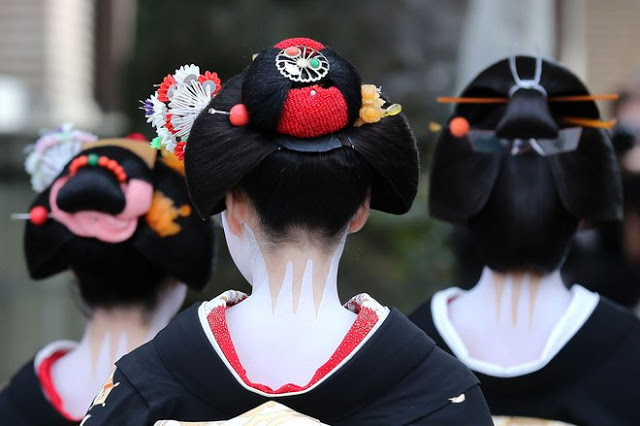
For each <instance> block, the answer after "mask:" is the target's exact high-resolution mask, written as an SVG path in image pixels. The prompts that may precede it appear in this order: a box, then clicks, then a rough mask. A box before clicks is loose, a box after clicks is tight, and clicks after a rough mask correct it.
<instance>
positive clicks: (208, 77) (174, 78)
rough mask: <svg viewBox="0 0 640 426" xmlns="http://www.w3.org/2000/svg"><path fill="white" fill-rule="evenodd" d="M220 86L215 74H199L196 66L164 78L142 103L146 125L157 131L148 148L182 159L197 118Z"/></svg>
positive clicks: (177, 71)
mask: <svg viewBox="0 0 640 426" xmlns="http://www.w3.org/2000/svg"><path fill="white" fill-rule="evenodd" d="M220 88H221V82H220V79H219V78H218V75H217V74H216V73H212V72H209V71H206V72H204V74H201V73H200V68H199V67H198V66H196V65H193V64H191V65H183V66H182V67H180V68H178V69H177V70H176V71H175V73H174V74H169V75H167V76H166V77H165V78H164V79H163V80H162V83H160V85H159V87H158V90H157V91H156V92H155V93H154V94H153V95H151V96H150V97H149V98H148V99H146V100H144V101H142V107H141V109H142V110H143V111H144V112H145V116H146V117H147V122H148V123H151V125H152V126H153V127H155V128H156V133H157V134H158V137H156V138H155V139H154V140H153V141H151V146H152V147H153V148H156V149H160V148H164V149H166V150H167V151H170V152H176V154H177V155H178V157H179V158H181V157H182V156H183V155H184V149H185V145H186V141H187V139H188V137H189V132H191V127H192V126H193V122H194V121H195V119H196V117H198V115H199V114H200V112H202V110H203V109H205V108H206V106H207V105H209V102H211V99H212V98H213V97H214V96H216V95H217V94H218V92H219V91H220Z"/></svg>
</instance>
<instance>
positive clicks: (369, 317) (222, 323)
mask: <svg viewBox="0 0 640 426" xmlns="http://www.w3.org/2000/svg"><path fill="white" fill-rule="evenodd" d="M246 298H247V295H246V294H244V293H242V292H239V291H235V290H229V291H226V292H224V293H222V294H221V295H220V296H218V297H216V298H214V299H212V300H210V301H208V302H204V303H203V304H202V305H201V306H200V308H199V310H198V316H199V318H200V323H201V325H202V328H203V329H204V332H205V334H206V335H207V338H208V339H209V342H210V343H211V345H212V346H213V348H214V350H215V351H216V353H217V354H218V356H219V357H220V359H221V360H222V361H223V362H224V364H225V365H226V366H227V368H228V369H229V370H230V372H231V373H232V374H233V376H234V377H235V378H236V380H237V381H238V382H239V383H240V384H241V385H242V386H243V387H245V388H246V389H247V390H250V391H252V392H255V393H258V394H260V395H263V396H271V397H277V396H290V395H297V394H301V393H305V392H308V391H310V390H311V389H313V388H315V387H316V386H317V385H319V384H320V383H322V382H323V381H324V380H326V379H327V378H328V377H330V376H331V375H332V374H333V373H334V372H335V371H337V370H338V369H339V368H340V367H342V366H343V365H344V364H345V363H346V362H347V361H349V360H350V359H351V358H352V357H353V355H355V354H356V353H357V352H358V350H359V349H360V348H361V347H362V346H363V345H364V344H365V343H366V342H367V340H369V338H370V337H371V336H372V335H373V334H374V333H375V332H376V330H377V329H378V328H379V327H380V325H381V324H382V323H383V322H384V320H385V319H386V318H387V316H388V315H389V309H388V308H386V307H384V306H382V305H380V304H379V303H378V302H376V301H375V300H374V299H373V298H372V297H371V296H369V295H368V294H366V293H362V294H359V295H357V296H354V297H352V298H351V299H350V300H349V301H348V302H347V303H346V304H345V305H344V306H345V308H346V309H348V310H349V311H351V312H353V313H355V314H357V315H358V316H357V318H356V320H355V321H354V323H353V324H352V325H351V327H350V328H349V330H348V332H347V334H346V335H345V337H344V338H343V340H342V342H341V343H340V345H339V346H338V349H336V351H335V352H334V353H333V355H332V356H331V357H330V358H329V360H328V361H327V362H325V363H324V364H323V365H322V366H320V367H319V368H318V369H317V370H316V373H315V374H314V375H313V377H312V378H311V380H310V381H309V383H307V384H306V385H303V386H300V385H296V384H293V383H288V384H285V385H283V386H281V387H279V388H278V389H272V388H271V387H269V386H266V385H264V384H261V383H255V382H252V381H251V380H249V378H248V377H247V372H246V370H245V369H244V367H243V366H242V364H241V363H240V359H239V358H238V354H237V352H236V349H235V346H234V344H233V341H232V339H231V334H230V333H229V328H228V326H227V321H226V316H225V311H226V308H227V307H229V306H233V305H236V304H238V303H240V302H242V301H243V300H244V299H246Z"/></svg>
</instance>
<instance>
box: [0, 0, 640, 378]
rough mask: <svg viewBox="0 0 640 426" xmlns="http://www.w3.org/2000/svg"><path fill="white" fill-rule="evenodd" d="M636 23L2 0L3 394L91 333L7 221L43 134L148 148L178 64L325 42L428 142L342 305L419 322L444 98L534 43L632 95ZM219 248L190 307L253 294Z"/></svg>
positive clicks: (619, 0) (387, 8) (367, 236)
mask: <svg viewBox="0 0 640 426" xmlns="http://www.w3.org/2000/svg"><path fill="white" fill-rule="evenodd" d="M639 21H640V2H637V1H636V0H608V1H607V2H602V1H599V0H518V1H515V0H449V1H446V2H444V1H437V0H393V1H388V0H387V1H385V0H367V1H364V0H351V1H344V0H323V1H306V0H279V1H276V0H233V1H231V0H188V1H186V0H185V1H177V0H0V147H1V148H2V155H0V324H2V327H0V383H2V382H4V381H5V380H6V379H8V378H9V377H10V375H11V374H12V373H13V372H14V371H15V370H16V369H17V368H18V367H19V366H20V365H22V364H23V363H24V362H25V361H27V360H28V359H29V358H30V357H31V356H33V354H34V352H35V351H36V350H38V349H39V348H40V347H42V346H43V345H45V344H47V343H49V342H51V341H53V340H56V339H63V338H65V339H77V338H79V337H80V335H81V333H82V330H83V318H82V316H81V314H80V310H79V309H78V306H77V301H78V297H77V296H76V294H75V292H74V286H73V279H72V277H71V276H70V275H69V274H62V275H60V276H57V277H55V278H53V279H49V280H46V281H43V282H34V281H32V280H30V279H29V277H28V275H27V272H26V267H25V262H24V259H23V255H22V232H23V226H24V224H23V223H21V222H17V221H11V220H10V219H9V215H10V213H12V212H26V211H28V207H29V204H30V203H31V201H32V199H33V198H34V197H35V194H34V193H33V192H32V191H31V188H30V186H29V179H28V176H27V174H26V173H25V172H24V167H23V163H24V157H25V155H24V148H25V146H27V145H28V144H30V143H33V142H34V141H35V140H36V139H37V137H38V134H39V131H40V130H41V129H43V128H48V129H52V128H55V127H58V126H60V125H61V124H62V123H64V122H70V123H74V124H75V126H76V127H77V128H80V129H84V130H89V131H92V132H94V133H96V134H98V135H99V136H101V137H109V136H117V135H124V134H126V133H129V132H133V131H136V132H142V133H144V134H145V135H147V136H148V137H150V138H151V137H152V136H153V133H152V131H151V130H152V129H151V127H150V126H149V125H147V124H146V123H145V120H144V117H143V115H144V114H143V113H142V111H139V110H138V107H139V103H138V100H139V99H144V98H146V97H148V95H149V94H151V93H152V92H153V90H154V87H153V85H154V84H155V83H159V82H160V81H161V80H162V77H163V76H164V75H166V74H168V73H171V72H173V71H174V70H175V69H176V68H177V67H179V66H180V65H183V64H185V63H195V64H198V65H200V67H201V69H202V70H211V71H215V72H218V74H219V75H220V76H221V77H222V78H223V80H224V79H227V78H229V77H231V76H233V75H234V74H236V73H238V72H240V71H241V70H242V69H243V68H244V67H245V66H246V65H247V64H248V63H249V62H250V60H251V56H252V54H253V53H257V52H259V51H260V50H261V49H262V48H264V47H266V46H268V45H271V44H274V43H276V42H277V41H279V40H281V39H283V38H288V37H291V36H300V35H303V36H309V37H312V38H316V39H319V40H320V41H322V42H324V43H325V44H326V45H329V46H331V47H332V48H334V49H335V50H337V51H339V52H341V53H342V54H343V55H344V56H346V57H347V58H349V59H350V60H351V61H352V62H353V63H354V64H355V65H356V67H357V68H358V69H359V71H360V73H361V75H362V77H363V80H364V82H370V83H375V84H377V85H381V86H382V87H383V89H384V90H385V92H386V94H387V95H388V96H389V98H391V99H392V100H393V101H394V102H399V103H401V104H402V105H403V108H404V111H405V112H406V114H407V115H408V117H409V120H410V122H411V123H412V124H413V128H414V130H415V132H416V135H417V137H418V140H419V144H420V149H421V156H422V166H423V168H422V174H423V176H422V179H421V186H420V192H419V196H418V198H417V200H416V202H415V205H414V207H413V209H412V210H411V212H410V213H409V214H407V215H405V216H402V217H392V216H389V215H383V214H374V215H373V217H372V218H371V221H370V223H369V224H368V225H367V226H366V227H365V229H364V230H363V231H362V232H360V233H358V234H357V235H355V236H352V237H351V238H350V239H349V242H348V244H347V248H346V251H345V255H344V258H343V261H342V266H341V292H342V295H343V297H344V298H345V299H346V298H348V297H350V296H351V295H354V294H356V293H359V292H362V291H366V292H368V293H370V294H372V295H373V296H374V297H375V298H377V299H378V300H379V301H381V302H383V303H384V304H387V305H394V306H397V307H399V308H400V309H401V310H402V311H404V312H405V313H409V312H411V311H412V310H413V309H414V308H415V307H417V306H418V304H420V303H421V302H423V301H424V300H426V299H427V298H428V297H429V296H430V295H431V294H432V293H433V292H435V291H437V290H438V289H441V288H444V287H447V286H451V285H455V284H456V272H457V271H456V268H455V265H454V256H453V254H452V251H451V245H452V244H451V238H450V233H451V229H450V227H449V226H447V225H445V224H443V223H439V222H436V221H433V220H430V219H429V218H428V217H427V205H426V199H427V196H426V192H427V175H428V170H429V157H430V151H431V150H432V148H433V143H434V140H435V134H433V133H430V131H429V122H436V123H443V122H445V121H446V119H447V116H448V115H449V113H450V110H449V107H448V106H447V105H438V104H436V103H435V101H434V99H435V97H436V96H447V95H450V96H453V95H455V94H456V93H457V92H458V91H459V90H460V89H461V88H462V86H463V85H464V84H466V83H467V82H468V81H469V80H470V79H471V78H472V77H473V76H474V75H475V74H476V73H477V72H479V71H480V70H481V69H482V68H484V67H486V66H487V65H489V64H491V63H492V62H494V61H496V60H498V59H500V58H502V57H505V56H507V55H508V54H509V53H510V52H512V51H516V52H518V53H525V54H535V52H536V45H537V46H539V48H540V50H541V52H542V53H543V54H544V55H545V56H546V57H552V58H556V59H558V60H559V61H561V62H563V63H565V64H566V65H567V66H568V67H569V68H571V69H572V70H573V71H574V72H576V73H577V74H578V75H580V76H581V77H582V78H583V79H584V80H585V81H586V83H587V85H588V86H589V87H590V89H591V91H592V92H593V93H605V92H611V91H616V90H619V89H628V88H629V87H635V86H634V84H635V83H634V81H635V79H636V78H637V76H634V71H635V70H636V68H637V66H638V65H639V64H640V62H639V61H640V43H639V40H640V25H638V22H639ZM603 107H604V109H605V115H607V113H609V112H610V109H609V108H610V106H609V105H603ZM638 223H640V220H639V221H638ZM639 226H640V225H639ZM219 247H220V248H221V250H220V252H221V253H220V257H219V259H218V262H217V271H216V273H215V274H214V277H213V280H212V282H211V283H210V285H209V287H208V288H207V290H206V292H205V294H192V295H190V299H189V303H193V302H194V301H195V300H197V299H202V298H205V297H207V298H208V297H212V296H215V295H216V294H218V293H220V292H221V291H223V290H226V289H229V288H234V289H239V290H244V291H248V286H247V285H246V284H245V283H244V282H243V280H242V279H241V277H240V275H239V273H237V271H236V270H235V268H234V266H233V264H232V263H231V261H230V258H229V256H228V255H227V253H226V248H225V246H224V242H223V241H222V239H221V238H220V241H219Z"/></svg>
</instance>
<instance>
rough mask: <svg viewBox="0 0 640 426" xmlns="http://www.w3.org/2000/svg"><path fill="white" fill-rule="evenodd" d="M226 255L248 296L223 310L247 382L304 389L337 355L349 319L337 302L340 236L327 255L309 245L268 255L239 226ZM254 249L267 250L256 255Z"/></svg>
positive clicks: (229, 237) (229, 239)
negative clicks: (248, 287)
mask: <svg viewBox="0 0 640 426" xmlns="http://www.w3.org/2000/svg"><path fill="white" fill-rule="evenodd" d="M226 214H227V213H226V212H223V213H222V223H223V227H224V232H225V236H226V239H227V245H228V246H229V252H230V253H231V256H232V258H233V260H234V262H235V263H236V265H237V266H238V269H239V270H240V272H241V273H242V275H243V276H244V277H245V279H247V281H248V282H249V284H251V285H252V287H253V290H252V294H251V296H249V297H248V298H247V299H246V300H245V301H243V302H242V303H240V304H238V305H235V306H233V307H231V308H229V309H227V315H226V318H227V324H228V326H229V332H230V333H231V337H232V339H233V342H234V346H235V348H236V351H237V353H238V357H239V359H240V361H241V363H242V365H243V367H244V368H245V369H246V371H247V376H248V378H249V379H250V380H252V381H254V382H258V383H262V384H265V385H267V386H270V387H272V388H277V387H280V386H281V385H283V384H286V383H294V384H298V385H304V384H306V383H307V382H309V380H310V379H311V378H312V376H313V375H314V374H315V372H316V370H317V369H318V368H319V367H320V366H321V365H322V364H324V363H325V362H326V361H327V360H328V359H329V358H330V356H331V355H332V354H333V352H334V351H335V350H336V348H337V347H338V345H339V344H340V342H341V341H342V339H343V338H344V336H345V335H346V333H347V331H348V329H349V327H351V325H352V324H353V321H354V320H355V318H356V315H355V314H353V313H351V312H349V311H347V310H346V309H345V308H343V306H342V303H341V302H340V299H339V297H338V290H337V276H338V264H339V261H340V257H341V255H342V250H343V248H344V243H345V240H346V234H347V231H346V230H345V232H344V235H343V237H342V238H341V240H340V242H339V243H338V244H337V246H336V247H335V248H334V249H333V251H332V252H329V253H328V252H326V250H323V249H321V248H318V247H315V246H314V245H313V244H311V243H308V242H301V243H299V244H298V243H295V244H289V243H283V244H279V245H278V247H277V248H276V247H273V246H271V245H270V243H268V242H267V241H259V240H258V239H257V238H256V233H254V232H253V230H252V229H251V228H250V227H249V226H248V225H247V224H246V223H243V224H242V235H240V236H239V235H236V234H235V233H233V232H232V231H231V230H230V227H229V223H228V218H227V216H226ZM261 246H266V247H268V248H267V249H265V250H263V249H262V248H261Z"/></svg>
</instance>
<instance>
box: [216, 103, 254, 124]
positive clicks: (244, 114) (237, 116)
mask: <svg viewBox="0 0 640 426" xmlns="http://www.w3.org/2000/svg"><path fill="white" fill-rule="evenodd" d="M207 112H208V113H209V114H224V115H228V116H229V121H230V122H231V124H233V125H234V126H236V127H242V126H246V125H247V124H249V111H247V107H246V106H244V104H236V105H234V106H233V107H231V110H229V111H220V110H217V109H214V108H209V109H208V110H207Z"/></svg>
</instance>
